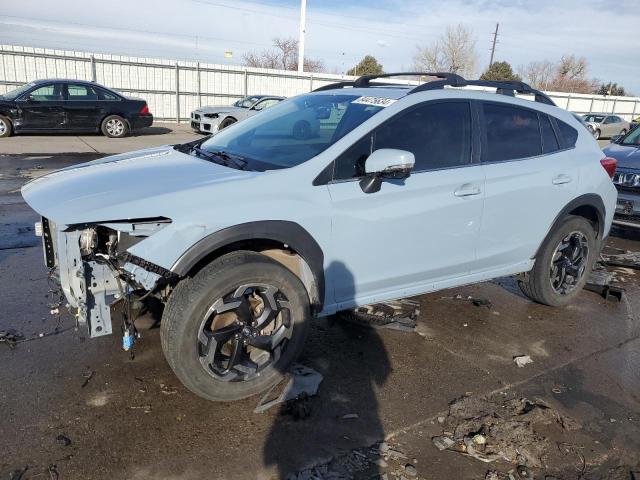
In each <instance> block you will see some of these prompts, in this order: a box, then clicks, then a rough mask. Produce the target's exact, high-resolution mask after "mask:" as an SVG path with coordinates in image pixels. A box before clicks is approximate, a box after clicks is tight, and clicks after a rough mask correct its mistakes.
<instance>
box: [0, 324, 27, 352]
mask: <svg viewBox="0 0 640 480" xmlns="http://www.w3.org/2000/svg"><path fill="white" fill-rule="evenodd" d="M23 338H24V336H23V335H22V334H20V333H18V332H17V331H15V330H13V329H8V330H0V343H6V344H7V345H9V348H14V347H15V346H16V344H17V343H19V342H20V340H22V339H23Z"/></svg>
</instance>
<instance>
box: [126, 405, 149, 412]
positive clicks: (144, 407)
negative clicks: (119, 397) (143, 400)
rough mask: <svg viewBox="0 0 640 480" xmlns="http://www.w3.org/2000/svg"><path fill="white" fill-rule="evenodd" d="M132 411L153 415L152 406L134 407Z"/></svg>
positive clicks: (131, 407)
mask: <svg viewBox="0 0 640 480" xmlns="http://www.w3.org/2000/svg"><path fill="white" fill-rule="evenodd" d="M129 408H130V409H131V410H142V411H143V412H144V413H151V405H132V406H130V407H129Z"/></svg>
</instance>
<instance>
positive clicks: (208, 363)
mask: <svg viewBox="0 0 640 480" xmlns="http://www.w3.org/2000/svg"><path fill="white" fill-rule="evenodd" d="M398 75H407V74H398ZM424 75H425V76H435V77H439V80H435V81H431V82H429V83H424V84H421V85H418V86H415V85H414V86H398V85H389V86H384V85H379V84H375V83H373V82H372V81H371V80H372V79H374V78H376V76H364V77H360V78H359V79H357V80H356V81H354V82H343V83H338V84H333V85H328V86H325V87H322V88H320V89H318V90H316V91H314V92H312V93H308V94H304V95H299V96H297V97H294V98H291V99H289V100H287V101H285V102H281V103H280V104H279V105H277V106H274V107H273V108H269V109H268V110H267V111H265V112H263V113H261V114H260V115H256V116H254V117H252V118H249V119H247V120H245V121H243V122H242V123H239V124H238V125H236V126H234V127H232V128H229V129H225V130H223V131H221V132H219V133H218V134H216V135H213V136H210V137H206V138H202V139H199V140H198V141H195V142H190V143H187V144H182V145H174V146H163V147H156V148H150V149H147V150H142V151H138V152H132V153H127V154H122V155H115V156H112V157H106V158H103V159H100V160H96V161H93V162H89V163H86V164H82V165H76V166H73V167H69V168H66V169H64V170H61V171H57V172H53V173H51V174H49V175H46V176H43V177H40V178H37V179H35V180H32V181H31V182H30V183H28V184H26V185H25V186H24V187H23V188H22V195H23V196H24V198H25V200H26V202H27V203H28V204H29V205H30V206H31V207H32V208H33V209H34V210H36V211H37V212H39V213H40V214H41V215H42V225H41V228H40V230H41V231H42V232H43V242H44V250H45V261H46V264H47V266H48V267H49V269H50V271H51V272H52V274H54V273H55V275H56V276H57V277H59V279H60V283H61V287H62V290H63V291H64V294H65V296H66V298H67V300H68V302H69V305H70V307H69V308H70V309H71V310H72V312H73V314H74V315H75V318H77V321H78V322H79V323H80V324H84V325H86V326H87V327H88V330H89V335H90V336H91V337H97V336H101V335H105V334H108V333H111V331H112V330H113V327H112V318H111V308H110V307H111V305H113V304H114V303H116V302H118V301H119V302H123V301H124V302H130V301H131V300H133V299H136V298H137V299H142V300H144V299H147V298H149V297H151V296H153V297H156V298H157V299H158V300H159V301H160V302H162V303H164V304H165V309H164V313H163V316H162V324H161V331H160V333H161V339H162V348H163V351H164V354H165V356H166V358H167V361H168V363H169V365H170V366H171V368H172V369H173V371H174V372H175V374H176V375H177V376H178V378H179V379H180V380H181V381H182V382H183V383H184V385H185V386H186V387H187V388H189V389H190V390H191V391H193V392H194V393H196V394H197V395H200V396H201V397H203V398H207V399H210V400H219V401H229V400H235V399H240V398H244V397H247V396H250V395H254V394H257V393H259V392H262V391H264V390H265V389H268V388H269V387H271V386H272V385H274V384H275V383H276V382H278V381H279V379H280V378H281V376H282V374H283V372H286V371H287V368H288V366H289V365H290V363H291V362H292V361H294V359H295V358H296V356H297V355H298V354H299V352H300V351H301V349H302V348H303V346H304V343H305V337H306V333H307V331H308V330H309V323H310V322H311V319H312V318H313V317H314V316H323V315H330V314H333V313H335V312H336V311H339V310H346V309H352V308H355V307H357V306H361V305H368V304H372V303H376V302H383V301H387V300H392V299H397V298H402V297H407V296H413V295H418V294H423V293H426V292H432V291H436V290H440V289H444V288H451V287H457V286H460V285H466V284H471V283H475V282H482V281H485V280H489V279H492V278H496V277H502V276H506V275H518V280H519V283H520V286H521V288H522V290H523V292H524V293H525V294H526V295H527V296H528V297H530V298H531V299H533V300H534V301H536V302H540V303H543V304H546V305H552V306H562V305H566V304H567V303H569V302H570V301H572V300H574V299H575V298H576V296H577V295H578V294H579V293H580V290H581V289H582V287H583V286H584V285H585V282H586V280H587V276H588V274H589V271H590V270H591V268H592V266H593V264H594V262H595V260H596V258H597V257H598V255H599V252H600V249H601V247H602V246H603V244H604V239H605V238H606V237H607V235H608V233H609V229H610V227H611V222H612V219H613V215H614V212H615V209H616V197H617V192H616V189H615V187H614V185H613V183H612V181H611V177H612V176H613V175H614V173H615V168H616V161H615V160H613V159H610V158H606V157H605V155H604V154H603V152H602V150H600V148H599V147H598V144H597V142H596V141H595V140H594V139H593V137H592V136H591V135H590V134H589V132H588V131H587V130H586V129H585V128H584V127H583V126H582V125H581V124H580V122H579V121H578V120H576V119H575V118H574V117H573V116H572V115H571V113H569V112H567V111H566V110H563V109H561V108H558V107H556V106H555V105H554V104H553V102H552V101H551V100H550V99H549V97H547V96H546V95H545V94H544V93H542V92H539V91H537V90H535V89H532V88H531V87H529V86H528V85H526V84H524V83H519V82H490V81H468V80H465V79H464V78H462V77H459V76H458V75H455V74H449V73H425V74H424ZM382 76H391V75H388V74H387V75H382ZM467 85H476V86H485V87H494V88H495V89H496V92H495V93H492V92H485V91H477V90H471V89H464V88H458V87H465V86H467ZM444 87H449V88H444ZM515 93H519V94H527V95H530V96H532V97H534V98H535V101H531V100H527V99H525V98H519V97H516V96H514V95H515ZM311 119H314V122H317V123H318V124H320V127H319V128H318V130H317V132H316V133H315V134H310V135H298V134H297V133H296V132H295V131H294V130H293V129H292V126H294V125H296V124H298V122H300V121H311ZM114 186H117V188H114ZM124 307H126V304H125V306H124ZM127 310H128V309H127V308H121V309H120V310H119V311H121V312H127ZM122 322H123V325H122V329H123V331H124V337H123V346H125V348H131V346H132V344H133V342H134V340H135V338H136V330H135V323H134V321H133V319H132V318H130V317H128V316H123V318H122Z"/></svg>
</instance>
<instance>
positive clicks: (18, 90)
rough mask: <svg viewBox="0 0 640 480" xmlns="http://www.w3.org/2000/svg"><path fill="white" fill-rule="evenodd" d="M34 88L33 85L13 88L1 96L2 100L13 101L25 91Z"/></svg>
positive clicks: (28, 84)
mask: <svg viewBox="0 0 640 480" xmlns="http://www.w3.org/2000/svg"><path fill="white" fill-rule="evenodd" d="M35 86H36V84H35V83H27V84H25V85H22V86H21V87H18V88H15V89H13V90H9V91H8V92H7V93H4V94H2V96H3V97H4V98H8V99H9V100H15V99H16V98H18V97H19V96H20V95H22V94H23V93H24V92H26V91H27V90H29V89H30V88H32V87H35Z"/></svg>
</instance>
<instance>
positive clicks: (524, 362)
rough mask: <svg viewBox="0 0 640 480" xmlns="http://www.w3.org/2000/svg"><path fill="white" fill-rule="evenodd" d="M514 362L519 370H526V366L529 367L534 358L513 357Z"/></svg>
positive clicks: (526, 356) (527, 356) (524, 356)
mask: <svg viewBox="0 0 640 480" xmlns="http://www.w3.org/2000/svg"><path fill="white" fill-rule="evenodd" d="M513 362H514V363H515V364H516V365H517V366H518V367H519V368H524V366H525V365H529V364H530V363H533V358H531V357H530V356H529V355H517V356H515V357H513Z"/></svg>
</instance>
